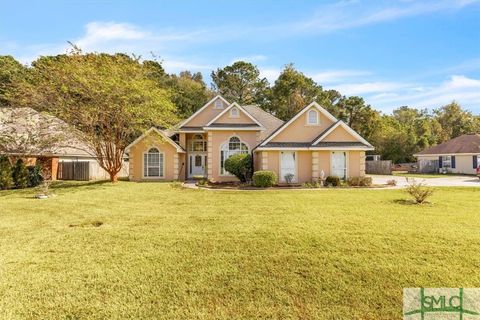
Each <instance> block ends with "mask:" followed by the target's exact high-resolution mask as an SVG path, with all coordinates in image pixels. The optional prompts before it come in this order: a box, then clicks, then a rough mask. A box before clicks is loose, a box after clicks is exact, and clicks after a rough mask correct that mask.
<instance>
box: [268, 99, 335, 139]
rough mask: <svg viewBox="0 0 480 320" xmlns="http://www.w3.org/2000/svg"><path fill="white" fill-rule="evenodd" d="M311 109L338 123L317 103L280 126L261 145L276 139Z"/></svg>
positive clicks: (305, 108) (311, 104)
mask: <svg viewBox="0 0 480 320" xmlns="http://www.w3.org/2000/svg"><path fill="white" fill-rule="evenodd" d="M311 107H315V108H316V109H317V110H318V111H320V112H321V113H322V114H323V115H325V116H326V117H327V118H328V119H330V120H331V121H333V122H335V121H338V120H337V118H335V117H334V116H333V115H332V114H331V113H330V112H328V111H327V110H326V109H325V108H323V107H322V106H320V105H319V104H318V103H317V102H315V101H314V102H312V103H310V104H309V105H307V106H306V107H304V108H303V109H302V110H300V111H299V112H298V113H297V114H296V115H295V116H294V117H293V118H291V119H290V120H288V121H287V122H285V123H284V124H283V125H282V126H280V127H279V128H278V129H277V130H275V131H274V132H273V133H272V134H271V135H270V136H268V137H267V138H266V139H265V140H264V141H263V142H262V143H261V144H260V145H261V146H263V145H266V144H267V143H268V142H269V141H270V140H272V139H273V138H275V137H276V136H277V135H278V134H279V133H280V132H282V131H283V130H284V129H285V128H287V127H288V126H289V125H290V124H291V123H293V122H294V121H295V120H297V119H298V118H300V116H301V115H302V114H304V113H305V112H307V110H309V109H310V108H311Z"/></svg>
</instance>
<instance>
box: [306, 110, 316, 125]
mask: <svg viewBox="0 0 480 320" xmlns="http://www.w3.org/2000/svg"><path fill="white" fill-rule="evenodd" d="M307 124H309V125H317V124H318V112H317V110H310V111H308V117H307Z"/></svg>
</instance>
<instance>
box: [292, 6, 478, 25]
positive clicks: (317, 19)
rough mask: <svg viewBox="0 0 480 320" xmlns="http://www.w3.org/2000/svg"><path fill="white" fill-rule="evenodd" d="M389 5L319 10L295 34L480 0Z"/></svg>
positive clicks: (414, 13) (322, 8) (408, 14)
mask: <svg viewBox="0 0 480 320" xmlns="http://www.w3.org/2000/svg"><path fill="white" fill-rule="evenodd" d="M387 3H388V4H389V5H388V6H383V3H382V2H380V1H378V2H377V3H375V2H374V3H373V5H365V3H363V2H360V1H341V2H338V3H335V4H331V5H325V6H323V7H321V8H319V10H317V13H316V14H315V15H314V16H313V17H312V18H309V19H306V20H304V21H300V22H298V23H297V24H295V25H294V26H293V28H292V30H293V31H295V32H305V31H313V32H323V33H328V32H333V31H336V30H342V29H350V28H356V27H361V26H365V25H369V24H375V23H381V22H387V21H392V20H397V19H400V18H406V17H412V16H417V15H422V14H430V13H435V12H439V11H451V10H458V9H461V8H463V7H465V6H467V5H471V4H473V3H478V0H460V1H459V0H429V1H396V2H395V1H391V2H387Z"/></svg>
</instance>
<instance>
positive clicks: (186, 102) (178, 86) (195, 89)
mask: <svg viewBox="0 0 480 320" xmlns="http://www.w3.org/2000/svg"><path fill="white" fill-rule="evenodd" d="M167 85H168V86H169V87H170V88H171V89H172V101H173V103H174V104H175V105H176V107H177V114H178V116H179V117H181V118H188V117H189V116H191V115H192V114H193V113H194V112H195V111H197V110H198V109H200V108H201V107H202V106H203V105H204V104H205V103H207V101H208V100H210V99H211V98H212V93H211V92H210V91H209V90H208V89H207V85H206V84H205V82H204V81H203V77H202V74H201V73H200V72H197V73H193V74H192V73H191V72H190V71H182V72H180V74H179V75H178V76H177V75H171V76H170V79H169V80H167Z"/></svg>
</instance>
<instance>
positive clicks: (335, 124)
mask: <svg viewBox="0 0 480 320" xmlns="http://www.w3.org/2000/svg"><path fill="white" fill-rule="evenodd" d="M338 127H343V128H344V129H345V130H346V131H347V132H348V133H350V134H351V135H352V136H353V137H354V138H356V139H357V140H359V142H361V143H363V144H365V145H367V146H372V145H371V144H370V143H369V142H368V141H367V140H365V139H364V138H363V137H362V136H361V135H359V134H358V133H357V132H356V131H355V130H353V129H352V128H350V127H349V126H348V125H347V124H346V123H345V122H343V121H342V120H338V121H337V122H336V123H334V124H333V125H332V126H330V127H329V128H327V129H326V130H325V131H324V132H323V133H322V134H321V135H320V136H319V137H318V138H316V139H315V140H313V141H312V145H317V144H318V143H319V142H320V141H322V140H323V139H325V138H326V137H327V136H328V135H329V134H330V133H332V132H333V131H334V130H335V129H336V128H338Z"/></svg>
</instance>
